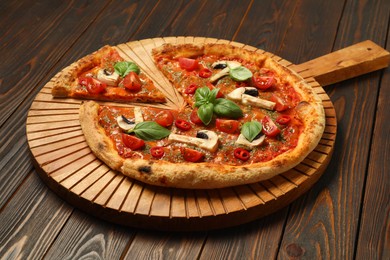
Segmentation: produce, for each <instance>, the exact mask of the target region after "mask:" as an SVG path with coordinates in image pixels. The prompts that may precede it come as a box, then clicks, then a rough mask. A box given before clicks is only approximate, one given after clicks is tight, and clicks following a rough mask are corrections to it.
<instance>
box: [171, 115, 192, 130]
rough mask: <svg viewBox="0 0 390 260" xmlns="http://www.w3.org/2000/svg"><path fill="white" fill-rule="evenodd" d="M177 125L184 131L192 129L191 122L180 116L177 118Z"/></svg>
mask: <svg viewBox="0 0 390 260" xmlns="http://www.w3.org/2000/svg"><path fill="white" fill-rule="evenodd" d="M175 126H176V127H177V128H179V129H180V130H183V131H188V130H190V129H191V123H190V122H188V121H185V120H183V119H180V118H178V119H176V121H175Z"/></svg>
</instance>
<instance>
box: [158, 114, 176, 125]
mask: <svg viewBox="0 0 390 260" xmlns="http://www.w3.org/2000/svg"><path fill="white" fill-rule="evenodd" d="M155 118H156V119H155V120H154V121H156V123H157V124H159V125H161V126H163V127H168V126H171V125H172V124H173V120H174V117H173V114H172V112H171V111H161V112H159V113H157V115H156V117H155Z"/></svg>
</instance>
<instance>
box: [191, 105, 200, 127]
mask: <svg viewBox="0 0 390 260" xmlns="http://www.w3.org/2000/svg"><path fill="white" fill-rule="evenodd" d="M190 120H191V122H192V123H194V124H196V125H203V122H202V120H201V119H200V118H199V116H198V108H195V109H194V110H192V112H191V115H190Z"/></svg>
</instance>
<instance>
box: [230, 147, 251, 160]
mask: <svg viewBox="0 0 390 260" xmlns="http://www.w3.org/2000/svg"><path fill="white" fill-rule="evenodd" d="M233 154H234V157H236V158H237V159H240V160H241V161H244V162H245V161H248V160H249V158H250V157H251V154H250V152H249V151H248V150H245V149H243V148H240V147H238V148H236V149H234V151H233Z"/></svg>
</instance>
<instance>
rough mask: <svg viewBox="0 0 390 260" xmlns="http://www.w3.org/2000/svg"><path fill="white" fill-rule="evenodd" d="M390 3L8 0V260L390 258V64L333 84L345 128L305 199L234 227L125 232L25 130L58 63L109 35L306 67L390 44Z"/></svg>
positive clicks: (3, 212) (0, 11) (1, 235)
mask: <svg viewBox="0 0 390 260" xmlns="http://www.w3.org/2000/svg"><path fill="white" fill-rule="evenodd" d="M389 18H390V1H388V0H373V1H368V0H331V1H329V0H316V1H313V0H278V1H270V0H267V1H254V0H243V1H232V0H223V1H222V0H214V1H156V0H144V1H126V0H122V1H114V0H113V1H84V0H80V1H58V0H38V1H30V0H18V1H12V0H3V1H1V2H0V29H1V30H0V60H1V62H0V112H1V116H0V127H1V128H0V144H1V146H0V223H1V224H0V258H1V259H3V258H5V259H41V258H45V259H60V258H66V259H80V258H82V257H85V258H87V257H88V258H93V259H95V258H96V259H119V258H126V259H155V258H156V259H157V258H158V259H160V258H164V259H274V258H281V259H286V258H292V259H299V258H302V259H318V258H321V259H328V258H330V259H390V217H389V215H390V203H389V198H390V196H389V195H390V192H389V191H390V178H389V173H390V163H389V161H390V137H389V136H390V135H389V133H390V131H389V129H390V112H389V108H388V107H389V104H390V103H389V100H390V73H389V72H390V70H389V69H385V70H380V71H376V72H372V73H369V74H366V75H363V76H360V77H357V78H354V79H351V80H347V81H344V82H341V83H337V84H334V85H331V86H328V87H325V90H326V92H327V94H328V95H329V96H330V98H331V100H332V102H333V103H334V106H335V109H336V112H337V118H338V132H337V139H336V144H335V150H334V154H333V157H332V160H331V162H330V164H329V166H328V168H327V170H326V171H325V173H324V174H323V176H322V177H321V179H320V180H319V181H318V182H317V183H316V184H315V185H314V186H313V187H312V189H310V190H309V192H307V193H306V194H305V195H303V196H302V197H300V198H299V199H298V200H296V201H295V202H293V203H292V204H290V205H289V206H287V207H285V208H283V209H282V210H280V211H278V212H276V213H274V214H271V215H269V216H267V217H264V218H262V219H259V220H256V221H254V222H251V223H248V224H244V225H241V226H237V227H231V228H227V229H224V230H214V231H208V232H192V233H174V232H158V231H153V230H142V229H137V228H129V227H123V226H120V225H116V224H112V223H109V222H106V221H103V220H99V219H97V218H95V217H92V216H90V215H89V214H87V213H84V212H83V211H80V210H79V209H76V208H74V207H73V206H72V205H70V204H68V203H66V202H65V201H64V200H62V199H61V198H59V197H58V196H57V195H56V193H55V192H53V191H52V190H50V189H49V188H48V187H47V186H46V185H45V183H44V182H43V181H42V180H41V179H40V178H39V176H38V175H37V173H36V170H35V169H34V166H33V163H32V161H33V160H32V158H31V155H30V151H29V148H28V144H27V139H26V130H25V124H26V117H27V113H28V110H29V108H30V105H31V103H32V101H33V100H34V98H35V96H36V94H37V93H38V92H39V91H40V89H41V88H42V87H43V85H44V84H45V83H46V82H47V81H49V80H50V78H52V77H53V76H54V75H55V73H56V72H58V71H59V70H61V69H62V68H63V67H65V66H67V65H69V64H70V63H71V62H73V61H75V60H76V59H78V58H80V57H82V56H84V55H86V54H89V53H91V52H92V51H94V50H97V49H98V48H100V47H101V46H103V45H105V44H110V45H117V44H120V43H124V42H128V41H134V40H141V39H145V38H154V37H165V36H202V37H213V38H220V39H226V40H233V41H237V42H241V43H245V44H248V45H252V46H255V47H257V48H261V49H264V50H267V51H269V52H271V53H274V54H276V55H278V56H280V57H283V58H284V59H286V60H288V61H291V62H293V63H295V64H299V63H302V62H305V61H308V60H311V59H313V58H316V57H319V56H322V55H325V54H328V53H330V52H332V51H335V50H338V49H341V48H344V47H347V46H349V45H352V44H354V43H357V42H360V41H364V40H367V39H369V40H372V41H374V42H375V43H377V44H378V45H380V46H382V47H383V48H385V49H390V48H389V23H388V22H389Z"/></svg>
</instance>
